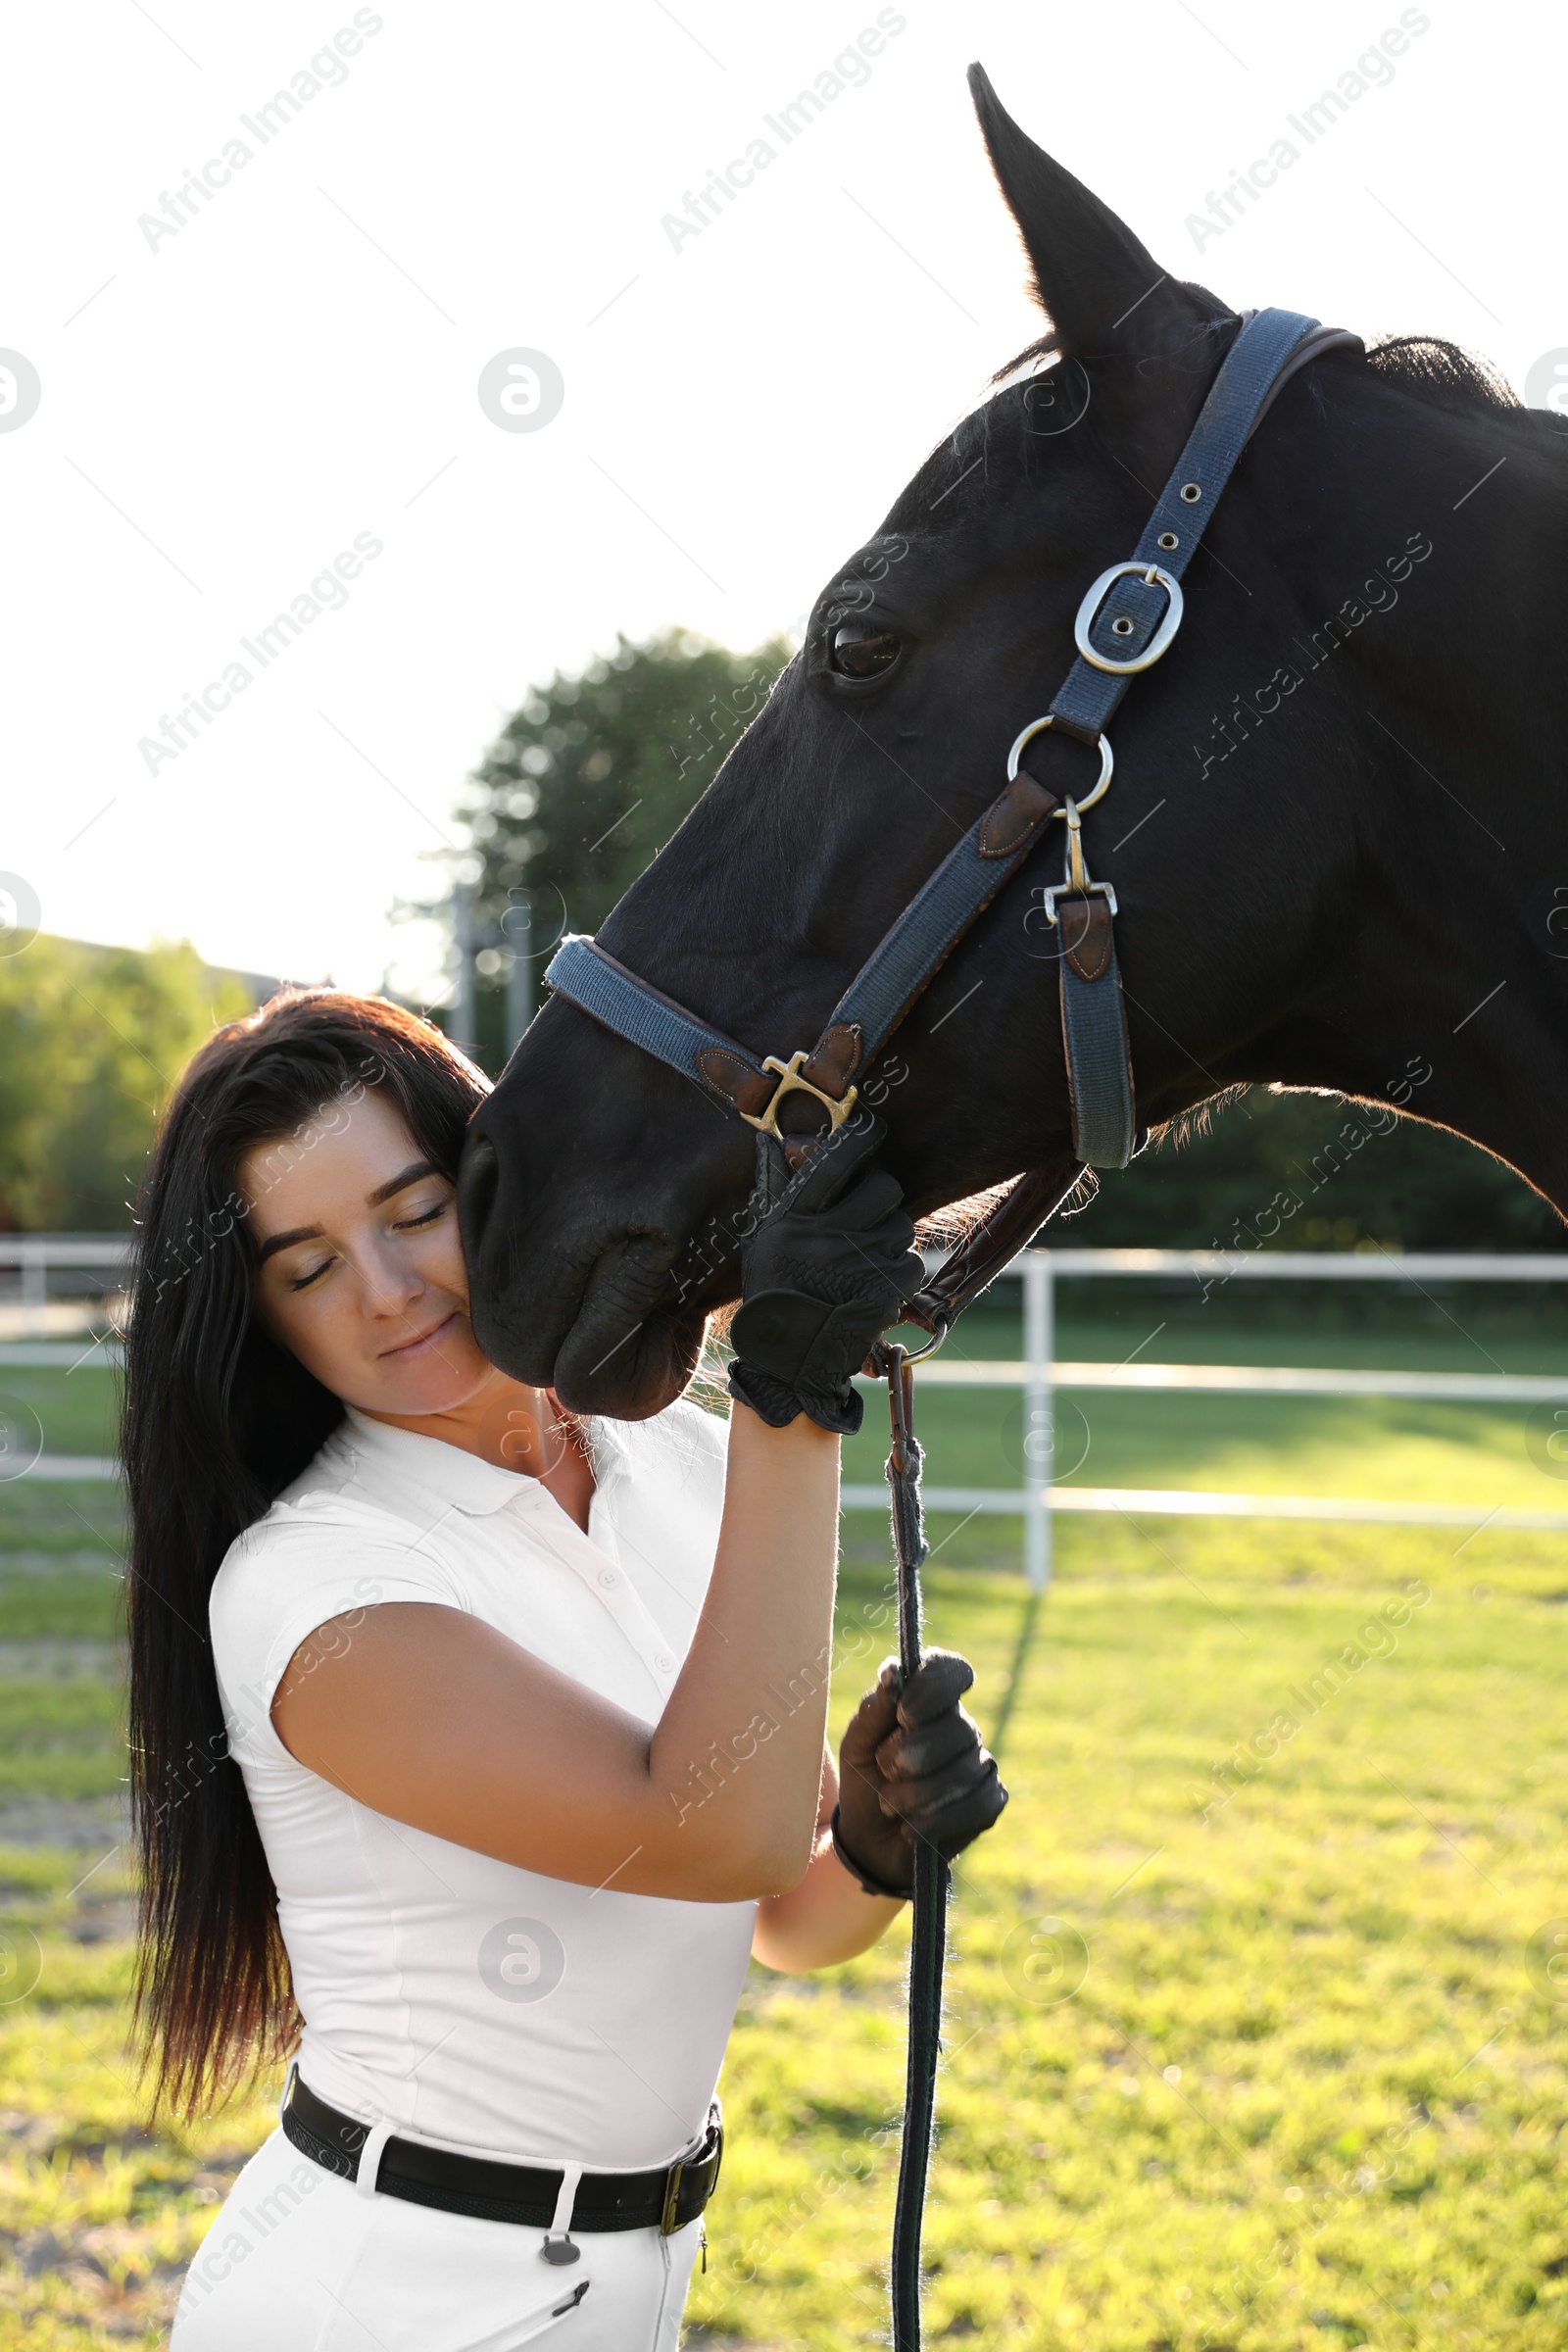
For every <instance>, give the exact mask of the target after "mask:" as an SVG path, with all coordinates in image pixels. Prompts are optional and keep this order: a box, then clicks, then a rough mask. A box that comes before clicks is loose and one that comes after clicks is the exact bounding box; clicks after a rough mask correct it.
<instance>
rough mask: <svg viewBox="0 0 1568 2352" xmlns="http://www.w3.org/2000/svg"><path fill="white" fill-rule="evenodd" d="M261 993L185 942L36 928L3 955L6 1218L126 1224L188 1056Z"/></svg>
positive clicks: (103, 1227)
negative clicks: (82, 938) (131, 944)
mask: <svg viewBox="0 0 1568 2352" xmlns="http://www.w3.org/2000/svg"><path fill="white" fill-rule="evenodd" d="M252 1003H253V1000H252V996H251V993H250V991H249V990H248V989H246V988H245V987H244V986H243V985H242V984H241V983H240V981H239V980H238V979H236V978H235V977H234V976H233V975H232V974H230V973H221V972H214V971H211V970H210V969H209V968H208V966H207V965H206V964H204V963H203V962H202V960H201V958H200V956H198V955H197V954H196V951H195V949H194V948H192V947H190V946H189V945H188V944H187V945H182V946H179V947H161V948H154V949H152V950H151V951H150V952H149V953H148V954H146V955H140V954H137V953H136V952H135V951H134V950H132V949H130V948H93V947H85V946H83V945H82V944H81V943H80V942H79V941H77V940H73V939H51V938H48V937H47V936H44V935H40V936H39V937H38V938H36V939H34V940H33V942H32V944H31V946H30V947H28V948H26V949H25V950H24V951H23V952H22V953H21V954H19V955H16V956H9V957H7V958H5V959H4V960H0V1227H8V1228H12V1229H16V1228H21V1229H22V1230H23V1231H31V1232H54V1233H60V1232H67V1233H69V1232H82V1231H86V1232H103V1233H107V1232H114V1231H117V1230H122V1229H123V1228H125V1227H127V1226H128V1225H129V1223H130V1202H131V1201H132V1200H133V1199H134V1197H135V1191H136V1187H137V1185H138V1184H139V1182H140V1180H141V1174H142V1170H143V1168H144V1167H145V1165H146V1161H147V1154H148V1152H149V1151H150V1150H151V1148H152V1140H153V1130H154V1126H155V1124H156V1121H157V1115H158V1112H159V1110H160V1108H161V1107H162V1105H163V1103H164V1101H165V1100H166V1098H167V1096H168V1094H169V1091H170V1089H171V1087H172V1084H173V1082H174V1080H175V1078H176V1077H177V1076H178V1074H179V1071H180V1069H181V1067H182V1065H183V1064H184V1062H185V1061H186V1060H187V1059H188V1057H189V1056H190V1054H192V1053H193V1052H194V1051H195V1049H196V1047H197V1046H199V1045H200V1044H201V1043H202V1041H203V1039H204V1038H206V1037H207V1036H208V1035H210V1033H211V1031H212V1030H213V1028H214V1027H215V1026H216V1025H217V1023H219V1022H220V1021H231V1020H233V1019H235V1018H236V1017H237V1016H238V1015H239V1014H241V1013H246V1012H249V1011H250V1010H251V1009H252Z"/></svg>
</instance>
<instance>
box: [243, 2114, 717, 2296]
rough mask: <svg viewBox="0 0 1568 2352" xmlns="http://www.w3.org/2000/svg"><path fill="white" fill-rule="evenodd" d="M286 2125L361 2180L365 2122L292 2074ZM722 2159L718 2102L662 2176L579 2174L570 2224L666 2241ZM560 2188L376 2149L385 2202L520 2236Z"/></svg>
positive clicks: (494, 2168) (695, 2211)
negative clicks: (655, 2235) (694, 2142)
mask: <svg viewBox="0 0 1568 2352" xmlns="http://www.w3.org/2000/svg"><path fill="white" fill-rule="evenodd" d="M282 2123H283V2131H284V2133H285V2135H286V2136H287V2138H288V2139H289V2140H291V2141H292V2143H293V2145H294V2146H295V2147H296V2148H298V2149H299V2151H300V2153H301V2155H303V2156H309V2157H310V2159H311V2161H312V2163H313V2164H319V2165H320V2166H321V2168H322V2170H323V2171H325V2172H328V2173H336V2174H337V2176H338V2178H339V2179H340V2180H358V2179H359V2173H360V2150H361V2149H362V2148H363V2147H364V2145H365V2142H366V2140H367V2139H368V2137H369V2133H370V2127H369V2125H368V2124H362V2123H360V2122H359V2121H358V2120H357V2118H356V2117H354V2116H352V2115H344V2114H342V2113H341V2112H340V2111H339V2110H338V2109H337V2108H336V2107H329V2106H328V2105H327V2103H326V2101H325V2100H324V2099H319V2098H318V2097H317V2095H316V2093H315V2091H314V2090H311V2089H309V2088H308V2087H307V2085H306V2084H305V2083H304V2082H301V2081H300V2078H299V2076H298V2074H296V2075H294V2076H293V2078H292V2079H291V2081H290V2082H289V2087H288V2091H287V2093H286V2095H285V2097H284V2100H283V2108H282ZM723 2155H724V2122H723V2116H722V2113H721V2111H720V2109H719V2104H718V2101H717V2100H716V2099H715V2100H714V2101H713V2104H712V2108H711V2111H710V2114H709V2118H708V2131H707V2132H706V2134H705V2136H704V2138H703V2142H702V2145H701V2146H700V2147H699V2148H697V2149H696V2150H694V2152H693V2153H692V2154H691V2155H690V2156H682V2157H679V2158H678V2159H677V2160H676V2162H675V2163H674V2164H671V2165H666V2166H664V2167H663V2168H662V2170H660V2171H659V2172H652V2173H584V2174H583V2177H582V2179H581V2180H579V2181H578V2183H577V2194H576V2197H575V2199H574V2200H573V2203H572V2209H571V2228H572V2229H582V2230H596V2229H658V2230H660V2231H661V2232H662V2234H663V2235H664V2236H665V2237H668V2236H670V2235H672V2233H673V2232H674V2231H675V2230H677V2229H685V2227H686V2225H687V2223H688V2222H695V2221H696V2219H697V2217H698V2215H699V2214H700V2213H701V2212H702V2210H703V2208H704V2207H705V2206H706V2204H707V2203H708V2200H709V2198H710V2197H711V2195H712V2193H713V2191H714V2189H715V2188H716V2187H717V2186H718V2169H719V2165H720V2164H721V2162H722V2161H723ZM561 2182H562V2175H561V2173H560V2172H559V2171H552V2170H549V2169H544V2168H540V2167H538V2166H534V2165H528V2164H499V2163H495V2162H493V2161H492V2160H491V2159H490V2158H489V2157H487V2156H458V2155H454V2154H453V2153H452V2152H451V2151H450V2150H448V2149H446V2148H432V2147H427V2146H426V2145H425V2144H424V2142H423V2141H421V2140H416V2139H399V2138H397V2137H396V2136H395V2135H394V2136H393V2137H391V2138H389V2139H388V2140H387V2142H386V2145H385V2146H384V2147H383V2149H382V2151H381V2163H380V2167H379V2170H378V2171H377V2173H376V2178H375V2187H376V2189H377V2191H378V2192H379V2194H380V2195H381V2196H383V2197H403V2198H405V2199H406V2200H407V2202H408V2203H409V2204H411V2205H433V2206H434V2207H435V2208H436V2210H437V2211H438V2212H440V2213H464V2214H467V2215H468V2216H469V2217H470V2218H471V2219H473V2220H475V2221H481V2222H512V2223H515V2224H516V2225H517V2226H519V2227H520V2228H522V2229H549V2228H550V2226H551V2224H552V2223H553V2222H554V2220H555V2218H556V2202H557V2199H558V2197H559V2195H560V2193H561ZM567 2259H568V2260H569V2259H570V2257H569V2256H568V2257H567Z"/></svg>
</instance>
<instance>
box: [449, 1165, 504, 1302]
mask: <svg viewBox="0 0 1568 2352" xmlns="http://www.w3.org/2000/svg"><path fill="white" fill-rule="evenodd" d="M500 1184H501V1162H500V1160H499V1158H498V1157H497V1155H496V1148H495V1146H494V1144H493V1143H492V1142H491V1141H490V1138H489V1137H488V1136H487V1135H484V1134H476V1133H474V1132H473V1131H472V1130H471V1129H470V1131H469V1134H468V1137H467V1141H466V1143H465V1145H464V1147H463V1158H462V1160H461V1162H460V1163H459V1167H458V1230H459V1232H460V1233H461V1234H462V1236H463V1254H464V1256H465V1257H466V1259H467V1261H468V1280H469V1281H470V1283H471V1282H476V1281H477V1280H478V1275H479V1267H480V1264H481V1262H482V1259H483V1254H484V1244H485V1234H486V1230H487V1228H488V1226H489V1223H490V1216H491V1212H492V1210H493V1209H494V1207H495V1204H496V1194H497V1192H498V1190H499V1189H500Z"/></svg>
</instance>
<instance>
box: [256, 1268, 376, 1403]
mask: <svg viewBox="0 0 1568 2352" xmlns="http://www.w3.org/2000/svg"><path fill="white" fill-rule="evenodd" d="M256 1315H257V1320H258V1322H260V1323H261V1324H262V1325H263V1327H264V1329H265V1330H266V1331H267V1332H269V1333H270V1336H271V1338H273V1339H274V1340H276V1342H277V1343H278V1346H279V1347H281V1348H287V1349H288V1351H289V1353H290V1355H293V1356H297V1357H298V1358H299V1360H300V1362H301V1363H302V1364H303V1365H304V1366H305V1368H306V1370H307V1371H308V1372H314V1373H315V1375H316V1377H317V1379H318V1380H319V1381H321V1382H322V1383H323V1384H324V1386H325V1387H327V1388H329V1389H330V1390H332V1392H333V1394H334V1395H337V1394H338V1393H339V1391H340V1389H341V1384H342V1379H343V1376H344V1374H345V1373H346V1372H347V1370H348V1367H349V1365H350V1364H351V1363H353V1362H357V1361H358V1350H357V1349H356V1347H355V1334H356V1333H357V1331H358V1327H359V1320H360V1319H359V1317H358V1315H356V1314H355V1313H354V1311H353V1310H352V1308H351V1307H349V1306H347V1305H345V1303H344V1301H343V1299H342V1297H341V1294H338V1295H334V1293H333V1292H332V1291H321V1292H319V1293H317V1294H316V1296H314V1297H313V1296H312V1294H311V1293H310V1292H309V1291H301V1292H300V1293H298V1295H296V1294H294V1293H293V1292H289V1291H285V1292H282V1293H281V1294H279V1293H275V1292H274V1293H270V1294H269V1295H267V1296H265V1297H263V1298H260V1299H257V1302H256Z"/></svg>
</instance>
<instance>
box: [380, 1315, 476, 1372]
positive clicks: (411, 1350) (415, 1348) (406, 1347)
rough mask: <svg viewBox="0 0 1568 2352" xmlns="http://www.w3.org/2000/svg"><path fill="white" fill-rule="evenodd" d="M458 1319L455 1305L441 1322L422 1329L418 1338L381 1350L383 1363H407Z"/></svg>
mask: <svg viewBox="0 0 1568 2352" xmlns="http://www.w3.org/2000/svg"><path fill="white" fill-rule="evenodd" d="M457 1319H458V1310H457V1308H456V1307H453V1308H452V1310H451V1312H450V1313H449V1314H445V1315H443V1316H442V1317H441V1320H440V1321H439V1323H432V1324H431V1325H430V1327H429V1329H428V1330H427V1331H421V1332H420V1333H419V1334H418V1335H417V1338H415V1339H412V1340H404V1341H402V1342H400V1344H399V1345H398V1346H397V1347H396V1348H382V1350H381V1361H382V1363H383V1364H386V1363H399V1362H401V1363H407V1361H408V1359H409V1358H410V1356H412V1355H417V1354H418V1353H419V1352H420V1350H421V1349H423V1348H429V1347H430V1346H431V1344H432V1342H433V1341H435V1340H437V1339H439V1338H440V1336H441V1334H442V1332H444V1331H446V1330H449V1329H450V1327H451V1326H452V1325H453V1324H454V1323H455V1322H456V1321H457Z"/></svg>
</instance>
